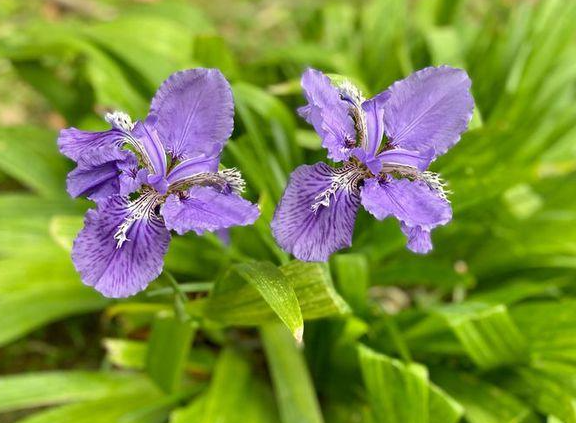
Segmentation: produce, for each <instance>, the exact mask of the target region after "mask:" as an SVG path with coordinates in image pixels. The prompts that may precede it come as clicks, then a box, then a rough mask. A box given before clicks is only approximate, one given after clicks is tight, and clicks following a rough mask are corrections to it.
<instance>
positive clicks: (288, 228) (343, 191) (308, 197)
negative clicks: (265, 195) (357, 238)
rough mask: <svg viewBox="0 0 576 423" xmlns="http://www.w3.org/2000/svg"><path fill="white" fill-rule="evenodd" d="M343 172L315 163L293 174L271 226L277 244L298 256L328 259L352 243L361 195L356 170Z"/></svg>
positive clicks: (308, 258)
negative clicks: (359, 194)
mask: <svg viewBox="0 0 576 423" xmlns="http://www.w3.org/2000/svg"><path fill="white" fill-rule="evenodd" d="M342 172H343V170H342V168H340V169H333V168H332V167H330V166H328V165H327V164H325V163H316V164H315V165H311V166H310V165H303V166H299V167H298V168H296V170H295V171H294V172H293V173H292V175H291V176H290V181H289V182H288V186H287V187H286V190H285V192H284V195H283V197H282V200H281V201H280V204H279V205H278V207H277V209H276V213H275V214H274V219H273V221H272V225H271V226H272V232H273V234H274V237H275V238H276V241H277V242H278V244H279V245H280V246H281V247H282V248H283V249H284V250H285V251H287V252H289V253H292V254H293V255H294V256H295V257H296V258H298V259H300V260H304V261H326V260H328V258H329V257H330V254H332V253H333V252H335V251H337V250H340V249H342V248H345V247H349V246H350V245H351V243H352V232H353V230H354V223H355V221H356V213H357V212H358V207H359V204H360V198H359V196H358V192H357V190H356V188H355V186H354V185H355V178H356V174H355V173H354V171H353V170H350V173H349V174H345V175H343V174H342ZM343 177H344V179H343Z"/></svg>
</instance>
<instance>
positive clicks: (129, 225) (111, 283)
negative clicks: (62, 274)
mask: <svg viewBox="0 0 576 423" xmlns="http://www.w3.org/2000/svg"><path fill="white" fill-rule="evenodd" d="M150 201H151V203H150V204H145V205H141V206H140V207H142V206H144V213H138V211H137V210H134V207H133V204H131V203H130V202H129V201H128V199H127V198H124V197H120V196H112V197H109V198H107V199H106V200H104V201H102V202H100V203H99V204H98V209H97V210H89V211H88V212H87V213H86V218H85V220H84V228H83V229H82V230H81V231H80V233H79V234H78V237H77V238H76V240H75V241H74V247H73V249H72V260H73V262H74V265H75V267H76V270H78V272H79V273H80V275H81V278H82V282H84V284H86V285H89V286H92V287H94V288H95V289H96V290H98V291H99V292H101V293H102V294H103V295H104V296H106V297H112V298H120V297H128V296H130V295H134V294H136V293H137V292H139V291H141V290H143V289H144V288H146V286H147V285H148V284H149V283H150V282H151V281H153V280H154V279H155V278H156V277H158V276H159V275H160V273H161V272H162V266H163V261H164V255H165V254H166V251H167V250H168V243H169V241H170V232H169V231H168V230H167V229H166V227H165V226H164V224H163V222H162V220H161V219H159V218H158V217H156V216H155V215H154V214H153V212H152V209H153V207H154V202H153V199H150ZM122 228H123V229H124V235H125V237H126V239H125V240H123V241H122V242H120V241H119V239H120V238H119V237H118V236H117V234H118V233H119V230H121V229H122Z"/></svg>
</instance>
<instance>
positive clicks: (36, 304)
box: [0, 243, 110, 344]
mask: <svg viewBox="0 0 576 423" xmlns="http://www.w3.org/2000/svg"><path fill="white" fill-rule="evenodd" d="M48 245H49V246H50V245H51V247H46V248H52V249H53V250H54V249H55V250H56V252H57V253H56V254H55V253H54V251H53V250H48V251H52V253H51V254H50V255H49V256H46V257H44V258H42V259H39V260H30V262H25V261H23V260H22V259H20V258H10V259H5V260H0V309H1V310H2V311H3V313H5V314H4V316H3V318H2V325H1V326H0V344H6V343H7V342H10V341H12V340H14V339H16V338H18V337H20V336H22V335H24V334H26V333H28V332H30V331H31V330H33V329H36V328H37V327H40V326H42V325H45V324H47V323H49V322H53V321H55V320H58V319H61V318H63V317H66V316H71V315H74V314H81V313H88V312H91V311H96V310H100V309H102V308H104V307H105V306H106V305H107V304H108V303H109V301H110V300H108V299H107V298H104V297H102V296H101V295H100V294H99V293H97V292H96V291H94V290H93V289H92V288H88V287H86V286H84V285H83V284H82V283H81V282H80V280H79V278H78V275H77V274H76V272H75V271H74V269H73V267H72V263H71V260H70V257H69V256H68V254H66V253H64V252H60V251H58V248H57V247H56V246H55V245H54V244H53V243H51V244H48Z"/></svg>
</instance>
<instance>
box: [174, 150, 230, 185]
mask: <svg viewBox="0 0 576 423" xmlns="http://www.w3.org/2000/svg"><path fill="white" fill-rule="evenodd" d="M219 163H220V157H219V156H214V157H206V156H205V155H203V154H201V155H199V156H197V157H192V158H189V159H186V160H183V161H181V162H180V163H178V164H177V165H176V166H175V167H174V169H172V170H171V171H170V173H169V174H168V178H167V180H168V183H170V184H173V183H175V182H178V181H182V180H184V179H187V178H189V177H191V176H194V175H197V174H199V173H204V172H216V171H217V170H218V164H219Z"/></svg>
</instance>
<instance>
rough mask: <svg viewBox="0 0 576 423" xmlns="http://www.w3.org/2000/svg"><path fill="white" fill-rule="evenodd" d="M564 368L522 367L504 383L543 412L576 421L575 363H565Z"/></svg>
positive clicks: (566, 422)
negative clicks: (552, 369) (558, 371)
mask: <svg viewBox="0 0 576 423" xmlns="http://www.w3.org/2000/svg"><path fill="white" fill-rule="evenodd" d="M561 370H562V372H561V373H557V372H554V371H550V370H549V369H546V368H542V369H531V368H520V369H518V370H517V371H516V372H515V375H514V376H513V377H511V378H509V379H508V380H507V381H506V384H505V385H504V386H505V387H506V388H507V389H508V390H509V391H511V392H513V393H515V394H516V395H518V396H519V397H522V398H524V399H525V401H526V402H527V403H529V404H531V405H532V406H533V407H534V408H536V409H537V410H538V411H540V412H541V413H543V414H550V415H553V416H555V417H557V418H559V419H560V420H562V421H564V422H565V423H576V388H575V386H576V385H575V382H576V378H575V377H574V374H576V373H575V370H574V366H561ZM567 371H568V372H569V373H566V372H567Z"/></svg>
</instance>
